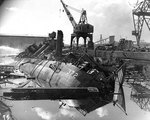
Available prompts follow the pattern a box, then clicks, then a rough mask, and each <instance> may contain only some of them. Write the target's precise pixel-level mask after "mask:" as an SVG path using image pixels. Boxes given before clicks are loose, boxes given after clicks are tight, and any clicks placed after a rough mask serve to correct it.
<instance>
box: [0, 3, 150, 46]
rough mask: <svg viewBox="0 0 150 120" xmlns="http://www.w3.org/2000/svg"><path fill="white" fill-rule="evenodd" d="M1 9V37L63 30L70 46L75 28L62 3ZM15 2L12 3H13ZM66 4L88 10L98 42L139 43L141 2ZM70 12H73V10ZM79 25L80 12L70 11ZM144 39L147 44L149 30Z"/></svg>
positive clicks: (20, 4) (4, 6)
mask: <svg viewBox="0 0 150 120" xmlns="http://www.w3.org/2000/svg"><path fill="white" fill-rule="evenodd" d="M7 1H9V2H6V3H5V4H4V5H3V6H2V7H1V9H0V10H1V12H0V16H1V17H0V34H11V35H12V34H13V35H36V36H47V35H48V33H50V32H52V31H56V30H63V32H64V37H65V38H64V40H65V43H70V34H71V33H72V31H73V27H72V25H71V23H70V21H69V20H68V17H67V16H66V13H65V12H63V11H62V10H63V7H62V5H61V3H60V0H7ZM10 1H12V2H10ZM63 1H64V3H66V4H68V5H70V6H72V7H74V8H77V9H79V10H81V9H82V8H84V9H86V11H87V17H88V22H89V23H90V24H92V25H94V41H97V40H99V38H100V34H103V38H106V37H108V36H109V35H115V36H116V37H115V38H116V40H117V41H118V40H119V39H120V38H122V37H124V38H127V39H132V40H135V37H134V36H132V35H131V33H132V30H133V29H134V28H133V21H132V9H133V5H134V3H136V1H137V0H63ZM69 10H70V9H69ZM70 12H71V13H72V15H73V16H74V18H75V20H76V21H77V22H78V21H79V17H80V13H78V12H75V11H72V10H70ZM144 31H145V32H144V34H142V39H145V41H147V39H148V33H149V31H148V29H147V28H146V27H145V29H144Z"/></svg>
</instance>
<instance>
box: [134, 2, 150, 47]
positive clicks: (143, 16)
mask: <svg viewBox="0 0 150 120" xmlns="http://www.w3.org/2000/svg"><path fill="white" fill-rule="evenodd" d="M132 15H133V22H134V31H132V35H135V37H136V40H137V45H138V46H140V38H141V33H142V29H143V24H144V22H145V23H146V25H147V27H148V29H149V30H150V0H143V1H142V2H140V3H139V4H138V5H137V6H136V7H135V9H133V11H132Z"/></svg>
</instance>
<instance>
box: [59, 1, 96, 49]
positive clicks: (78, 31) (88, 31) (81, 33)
mask: <svg viewBox="0 0 150 120" xmlns="http://www.w3.org/2000/svg"><path fill="white" fill-rule="evenodd" d="M60 2H61V3H62V5H63V8H64V10H65V12H66V14H67V16H68V18H69V21H70V22H71V24H72V26H73V33H72V34H71V47H72V44H73V40H74V38H76V43H77V47H78V45H79V38H80V37H82V38H83V39H84V47H86V43H87V37H88V38H89V41H88V47H89V48H93V47H94V46H93V31H94V27H93V25H91V24H88V21H87V14H86V10H84V9H82V11H81V16H80V19H79V22H78V23H76V21H75V20H74V18H73V16H72V14H71V13H70V11H69V10H68V7H69V6H68V5H66V4H65V3H64V2H63V1H62V0H60Z"/></svg>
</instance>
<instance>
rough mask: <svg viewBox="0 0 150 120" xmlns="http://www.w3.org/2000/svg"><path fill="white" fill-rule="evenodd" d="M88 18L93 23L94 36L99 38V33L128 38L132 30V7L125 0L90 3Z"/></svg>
mask: <svg viewBox="0 0 150 120" xmlns="http://www.w3.org/2000/svg"><path fill="white" fill-rule="evenodd" d="M92 6H93V7H92V8H91V10H90V11H91V13H90V14H89V18H88V19H89V20H90V21H91V23H92V24H93V25H94V27H95V30H94V32H95V33H94V37H95V38H96V40H97V38H99V35H100V34H103V35H105V36H106V37H108V36H109V35H115V36H117V37H118V38H117V39H119V37H126V38H130V37H131V36H132V35H131V32H132V30H133V21H132V15H131V13H132V9H131V8H130V7H129V4H128V2H127V0H125V1H123V0H119V1H118V0H115V1H112V2H111V1H110V0H107V1H103V2H98V1H97V2H95V3H93V5H92Z"/></svg>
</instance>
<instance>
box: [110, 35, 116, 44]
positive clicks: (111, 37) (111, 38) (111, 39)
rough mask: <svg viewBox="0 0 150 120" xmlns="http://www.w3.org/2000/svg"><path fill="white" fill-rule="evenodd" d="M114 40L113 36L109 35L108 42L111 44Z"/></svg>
mask: <svg viewBox="0 0 150 120" xmlns="http://www.w3.org/2000/svg"><path fill="white" fill-rule="evenodd" d="M114 42H115V36H109V44H113V43H114Z"/></svg>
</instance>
